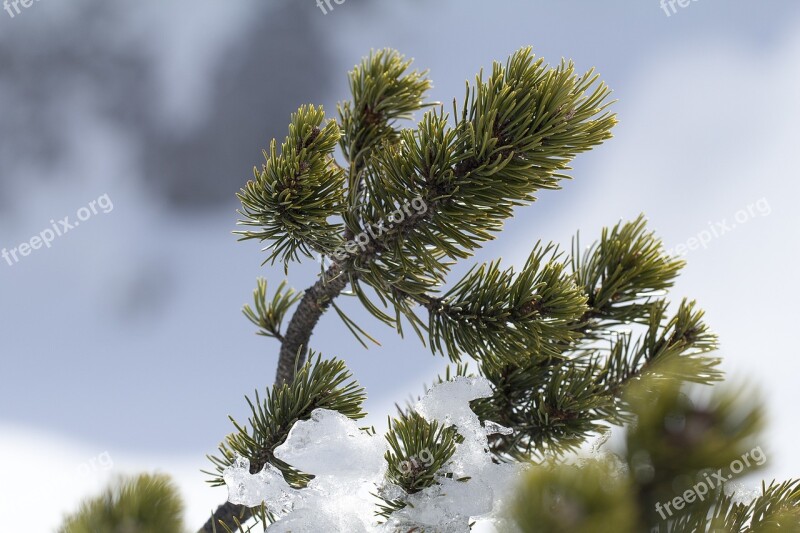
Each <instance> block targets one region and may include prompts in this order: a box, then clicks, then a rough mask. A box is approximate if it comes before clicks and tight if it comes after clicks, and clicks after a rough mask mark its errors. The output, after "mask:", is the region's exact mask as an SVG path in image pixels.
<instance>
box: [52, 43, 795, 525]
mask: <svg viewBox="0 0 800 533" xmlns="http://www.w3.org/2000/svg"><path fill="white" fill-rule="evenodd" d="M349 80H350V91H351V93H352V99H351V100H350V101H347V102H344V103H342V104H340V105H339V107H338V118H337V119H326V116H325V113H324V111H323V110H322V108H319V107H315V106H313V105H307V106H303V107H301V108H300V109H298V111H297V112H296V113H294V114H293V115H292V116H291V120H290V124H289V133H288V136H287V137H286V139H285V140H284V142H283V143H282V144H281V145H280V147H278V146H277V143H276V142H275V141H273V142H272V144H271V146H270V147H269V150H268V151H265V153H264V156H265V160H266V161H265V163H264V164H263V165H262V166H261V168H256V169H254V177H253V179H252V180H251V181H249V182H248V183H247V184H246V185H245V187H244V188H243V189H242V190H241V191H240V193H239V199H240V200H241V204H242V208H241V210H240V216H241V220H240V224H241V225H242V229H241V231H239V232H237V233H238V235H239V237H240V238H241V239H242V240H248V239H256V240H258V241H260V242H264V243H266V248H265V252H266V253H267V256H266V259H265V262H275V261H279V262H281V263H283V265H284V269H285V270H287V271H288V268H289V267H290V265H292V264H295V263H297V262H299V261H302V260H304V259H306V258H312V257H315V256H323V257H325V258H326V259H327V261H328V263H329V265H328V266H327V267H322V269H321V270H320V273H319V277H318V279H317V280H316V282H315V283H314V284H313V285H312V286H311V287H309V288H308V289H307V290H305V291H303V292H295V291H294V290H292V289H290V288H288V287H287V285H286V282H282V283H280V284H279V285H278V287H277V288H276V289H275V290H274V292H272V293H270V291H269V290H268V285H267V282H266V281H265V280H259V281H258V283H257V287H256V289H255V291H254V298H253V303H252V305H248V306H245V308H244V313H245V315H246V317H247V318H248V319H249V320H250V321H251V322H252V323H253V324H254V325H255V326H256V327H257V328H258V333H259V334H261V335H263V336H266V337H269V338H272V339H275V340H276V341H277V342H278V343H279V345H280V351H279V360H278V367H277V374H276V382H275V384H274V386H273V387H271V388H269V389H268V390H267V392H266V394H265V395H264V397H263V398H262V397H261V396H260V395H259V394H256V396H255V397H254V398H253V399H248V400H247V401H248V402H249V406H250V408H251V411H252V415H251V417H250V419H249V420H248V422H247V423H246V424H240V423H237V422H234V424H235V431H234V432H233V433H232V434H231V435H229V436H228V437H227V438H226V439H225V441H224V442H223V443H222V444H221V446H220V450H219V454H218V455H217V456H215V457H212V458H211V461H212V464H213V468H212V470H211V471H210V472H209V475H210V482H211V483H212V484H213V485H224V484H226V481H228V480H229V477H228V473H229V472H231V471H232V469H237V468H239V469H242V468H244V470H245V471H249V474H253V475H256V474H257V475H259V476H263V479H267V478H269V479H273V480H275V483H276V484H277V485H280V486H281V487H283V488H282V489H281V491H283V492H282V494H283V495H284V496H285V495H286V494H288V493H292V494H302V491H307V490H310V489H308V488H307V487H309V486H310V485H309V484H310V483H312V484H313V482H312V480H314V479H315V477H314V474H315V473H314V472H305V471H303V470H302V469H301V468H299V467H298V466H297V465H296V464H295V465H293V464H291V463H290V462H288V461H286V460H284V458H285V457H287V455H286V453H284V452H281V451H280V449H279V448H280V446H281V445H282V444H284V443H285V442H286V441H287V438H288V437H289V434H290V431H292V430H293V428H296V427H300V426H301V425H302V424H304V423H306V422H308V421H316V422H319V421H320V420H323V419H324V420H333V421H336V420H338V422H336V423H337V424H340V425H342V427H345V426H347V424H349V423H352V422H348V421H349V420H352V421H358V420H360V419H361V418H363V417H364V416H365V414H366V413H364V411H363V409H362V403H363V401H364V399H365V395H366V392H365V391H364V390H363V389H362V388H361V387H360V386H359V385H358V383H357V382H356V381H354V380H353V378H352V376H351V374H350V372H349V371H348V370H347V368H346V366H345V365H344V363H343V362H342V361H341V360H338V359H336V358H329V359H328V358H323V357H322V356H320V355H315V354H314V353H313V352H311V351H310V349H311V347H312V346H313V344H314V343H313V342H312V339H311V336H312V333H313V330H314V326H315V325H316V323H317V321H318V320H319V318H320V317H321V315H322V314H323V313H325V312H326V311H327V310H328V309H329V308H333V310H334V311H336V313H337V314H338V316H339V317H340V318H341V320H342V322H343V324H344V326H346V327H347V329H348V330H349V331H350V332H352V334H353V335H354V336H355V337H356V338H357V339H358V340H359V341H360V342H361V343H362V344H364V345H365V346H366V345H368V343H369V342H371V341H372V338H371V337H370V336H369V334H367V333H366V331H365V330H364V329H363V327H362V325H360V324H357V323H356V322H355V320H353V319H352V318H351V317H350V316H348V315H347V314H345V313H344V311H343V310H342V309H341V308H340V307H339V306H338V305H337V303H336V300H337V298H338V297H339V296H341V295H343V294H350V295H354V296H356V297H357V298H358V300H359V302H360V303H361V304H362V305H363V307H364V309H366V310H367V311H368V312H369V313H370V314H371V315H372V316H374V317H376V318H377V319H378V320H379V321H381V322H383V323H385V324H387V325H389V326H390V327H392V328H394V329H396V331H397V333H398V334H400V335H403V334H404V333H405V330H408V329H409V328H410V329H412V330H413V331H414V333H415V334H416V335H417V336H418V337H419V339H420V341H421V346H422V345H424V346H427V347H428V349H430V350H431V352H432V353H433V354H435V355H442V356H445V357H447V358H448V359H449V360H450V361H452V363H453V365H452V366H451V367H450V369H448V371H447V373H446V374H445V375H444V376H440V377H439V378H438V379H437V380H436V381H437V382H438V383H440V384H448V383H467V382H468V383H471V384H473V385H474V384H476V383H477V384H484V385H485V387H486V390H485V391H484V392H483V393H481V394H476V395H475V396H474V397H469V404H468V405H469V407H470V408H471V411H470V413H468V415H469V416H476V417H477V418H476V419H477V420H479V421H480V424H481V427H483V428H484V430H485V431H484V430H478V431H479V433H480V431H484V432H483V433H480V435H484V436H485V437H486V441H485V442H486V451H487V452H488V454H489V456H490V457H491V462H492V463H493V464H496V465H519V464H523V465H528V466H527V468H526V469H525V474H524V475H523V476H522V481H521V483H520V485H519V486H518V488H517V490H516V491H515V493H514V496H513V498H512V501H510V502H506V503H504V505H503V507H502V509H501V510H500V512H501V514H504V515H505V517H506V519H507V521H506V522H505V525H506V526H508V527H509V528H511V527H516V528H518V529H519V530H521V531H524V532H528V531H545V532H548V531H553V532H556V531H558V532H590V531H598V532H602V531H615V532H616V531H619V532H634V531H659V532H663V531H676V532H683V531H686V532H689V531H709V532H710V531H751V532H768V531H769V532H771V531H800V481H797V480H795V481H788V482H785V483H778V482H772V483H770V484H769V485H766V484H765V485H764V486H763V487H762V491H761V492H760V494H758V495H757V496H756V497H754V498H753V499H751V501H745V500H743V499H742V498H741V497H739V496H736V495H732V494H729V493H727V492H726V491H725V490H723V487H722V485H721V483H719V484H709V483H707V484H706V485H704V486H705V492H706V493H705V494H702V498H700V497H698V492H701V490H700V488H698V487H699V484H700V483H701V482H703V481H704V480H707V481H711V480H712V477H709V476H710V475H711V473H713V472H717V473H719V472H723V473H724V474H726V475H729V476H730V477H729V478H726V480H727V479H735V478H737V477H739V476H740V475H743V474H744V470H745V468H744V466H743V465H742V469H738V468H734V469H733V471H730V468H731V465H735V464H737V462H738V463H741V462H742V460H744V459H745V458H747V459H753V461H754V462H753V464H749V463H748V465H747V466H748V468H749V469H751V470H752V469H755V468H757V467H758V466H760V465H761V464H763V462H761V461H759V460H758V458H757V457H755V453H754V452H753V453H752V454H751V455H748V453H749V452H751V451H754V450H756V448H757V447H756V445H757V444H758V437H759V434H760V431H761V429H762V427H763V412H762V411H763V409H762V406H761V401H760V400H759V398H758V397H757V396H755V395H750V396H748V395H742V394H741V393H739V392H735V391H734V390H733V389H730V388H725V387H724V386H717V387H714V388H713V393H709V392H707V390H706V389H708V388H709V386H710V385H714V384H716V383H717V382H720V381H721V380H722V377H723V376H722V372H721V371H720V369H719V359H718V358H717V357H716V356H715V355H714V352H715V349H716V346H717V345H716V337H715V336H714V334H713V333H711V331H710V330H709V328H708V327H707V325H706V324H705V322H704V316H703V312H702V311H701V310H700V309H699V307H698V306H697V304H696V303H695V302H692V301H682V302H680V303H678V304H676V305H671V304H670V302H669V301H668V299H667V293H668V291H669V289H670V288H671V287H672V286H673V284H674V282H675V279H676V277H677V276H678V275H679V273H680V270H681V268H682V267H683V266H684V264H683V261H681V260H679V259H676V258H674V257H670V256H668V255H667V254H666V253H665V251H664V247H663V246H662V243H661V241H660V240H659V239H658V238H657V237H656V236H655V234H654V233H653V232H652V231H650V230H648V228H647V224H646V220H645V218H644V217H643V216H640V217H638V218H637V219H635V220H632V221H629V222H620V223H618V224H616V225H614V226H613V227H609V228H606V229H603V230H602V232H601V234H600V236H599V239H597V241H596V242H594V243H593V244H591V245H590V246H588V247H583V245H582V244H581V242H580V239H579V238H578V237H577V236H576V237H575V239H574V241H573V246H572V249H571V250H566V251H565V250H560V249H559V248H558V247H557V246H555V245H553V244H548V243H544V242H539V243H537V244H535V245H534V246H533V248H532V250H531V252H530V255H529V257H528V259H527V261H526V262H525V263H524V265H523V266H522V267H521V268H519V269H514V268H510V267H503V266H501V263H500V261H493V262H490V263H486V264H482V265H476V266H474V267H473V268H472V269H471V270H469V272H468V273H467V274H466V275H465V276H463V278H462V279H460V280H458V281H455V282H452V280H449V279H448V274H449V272H450V269H451V267H452V266H453V265H455V264H456V263H457V262H458V261H462V260H467V259H469V258H470V257H471V256H472V255H473V253H474V252H475V251H476V250H477V249H479V248H480V247H481V246H482V245H483V243H485V242H486V241H488V240H491V239H494V238H495V235H496V234H497V233H498V232H499V231H500V230H501V229H502V227H503V222H504V221H505V220H506V219H508V218H510V217H512V216H513V214H514V210H515V209H516V208H518V207H522V206H526V205H529V204H531V203H533V202H534V201H535V200H536V196H535V195H536V193H537V191H540V190H546V189H557V188H559V185H560V182H561V180H563V179H568V178H569V176H568V175H567V172H568V171H569V165H570V164H571V162H572V160H573V159H574V158H575V157H576V155H577V154H579V153H581V152H585V151H587V150H590V149H592V148H594V147H595V146H597V145H599V144H601V143H602V142H604V141H605V140H607V139H609V138H610V137H611V129H612V127H613V126H614V124H615V123H616V117H615V115H614V114H613V113H611V112H610V111H609V106H610V105H611V102H610V101H609V95H610V91H609V89H608V88H607V87H606V85H605V84H604V83H602V82H601V81H600V80H599V77H598V75H596V74H595V73H594V72H593V71H591V70H590V71H588V72H586V73H584V74H579V73H577V72H576V70H575V67H574V65H573V64H572V63H571V62H566V61H562V62H561V63H560V64H559V65H558V66H555V67H552V66H549V65H547V64H546V63H545V62H544V61H543V60H542V59H537V58H535V57H534V55H533V54H532V52H531V50H530V49H529V48H525V49H522V50H519V51H517V52H515V53H514V54H512V55H511V57H510V58H509V59H508V60H507V62H506V63H504V64H502V63H495V64H494V65H493V66H492V69H491V71H490V72H488V73H487V74H484V73H481V74H479V75H478V76H477V77H476V78H475V80H474V81H473V82H472V83H471V84H470V83H468V84H467V87H466V93H465V96H464V99H463V101H462V102H461V103H460V104H458V103H457V102H456V101H454V103H453V107H452V114H451V113H449V112H446V111H445V108H444V106H442V105H440V104H438V103H428V102H427V101H426V92H427V91H428V89H429V88H430V81H429V80H428V79H427V76H426V73H425V72H418V71H414V70H411V61H409V60H406V59H405V58H404V57H403V56H401V55H399V54H398V53H397V52H395V51H393V50H380V51H377V52H373V53H372V54H370V55H369V56H368V57H367V58H365V59H364V60H363V61H362V62H361V63H360V64H359V65H357V66H356V67H355V68H354V70H353V71H352V72H350V75H349ZM415 112H423V115H422V117H421V120H420V121H419V122H418V124H416V127H409V120H410V119H411V118H412V115H413V114H414V113H415ZM337 147H338V148H339V150H340V151H341V158H342V160H343V162H341V163H340V162H339V161H337V158H336V155H335V153H336V149H337ZM448 282H451V283H448ZM348 288H349V292H347V293H346V292H345V291H346V290H347V289H348ZM404 328H405V330H404ZM468 359H469V360H470V361H469V363H467V360H468ZM470 365H472V366H473V367H474V370H472V369H471V368H470ZM459 380H460V381H459ZM331 412H333V415H332V414H331ZM336 413H340V414H341V415H343V416H342V417H341V419H337V418H336V417H335V414H336ZM428 415H429V413H428V414H427V415H426V413H424V412H422V413H421V412H419V409H418V408H415V406H414V405H408V406H405V407H400V408H398V413H397V414H396V416H394V417H393V418H392V419H391V420H390V424H389V430H388V433H387V434H386V435H385V443H386V444H385V449H386V452H385V455H384V460H385V469H386V471H385V475H384V480H385V481H386V483H387V485H389V486H391V487H394V488H395V489H397V488H398V487H399V489H398V490H394V492H392V491H389V492H382V491H381V490H380V487H377V488H376V492H375V494H374V500H375V501H374V512H375V516H376V517H377V519H378V520H380V521H385V522H391V520H393V519H394V518H396V517H397V516H400V515H403V516H412V515H413V513H411V514H403V513H404V512H410V511H411V510H412V508H413V507H414V502H419V501H420V500H419V497H421V495H424V494H427V492H426V491H429V489H431V488H432V487H433V488H436V487H437V486H440V485H441V486H447V487H449V489H448V490H452V489H453V487H459V486H461V485H459V484H462V485H463V486H467V485H468V484H469V483H470V482H474V480H472V479H467V478H458V479H457V476H456V475H455V474H454V473H453V472H454V469H453V467H452V465H453V461H454V458H455V457H457V456H458V457H461V456H459V455H458V454H459V453H461V452H460V451H459V450H461V449H463V448H464V447H465V446H467V445H468V444H469V442H470V441H469V438H470V437H469V436H468V435H466V434H465V431H464V430H463V427H462V426H458V425H455V424H448V423H442V422H441V421H438V420H436V419H432V418H431V416H428ZM326 417H327V418H326ZM330 417H333V418H330ZM303 427H305V426H303ZM611 427H616V428H619V429H618V431H620V433H621V434H623V435H624V439H625V447H624V448H623V449H619V450H615V452H616V453H612V450H610V449H609V448H608V447H603V448H602V451H596V452H595V453H593V454H590V456H589V457H585V456H581V455H580V453H578V452H580V450H582V449H583V448H585V446H586V445H587V443H590V442H591V441H592V440H593V439H595V438H597V436H598V435H606V434H607V432H608V430H609V428H611ZM363 434H364V435H367V436H369V435H373V434H374V430H372V429H370V428H364V429H363ZM757 449H758V451H759V452H760V447H759V448H757ZM479 451H481V450H479ZM761 454H762V455H761V456H763V452H761ZM575 457H578V459H575ZM420 458H422V459H424V460H420ZM410 459H414V460H412V461H411V462H410ZM736 470H739V471H738V472H737V471H736ZM729 471H730V473H729ZM270 476H271V477H270ZM277 485H276V486H277ZM229 488H231V487H230V486H229ZM276 490H277V489H276ZM415 498H416V499H415ZM665 504H667V505H670V504H671V505H670V506H668V507H667V508H666V510H665V507H664V505H665ZM282 505H283V504H282V503H281V501H270V499H269V497H266V498H265V501H263V502H262V504H261V505H260V506H254V507H245V506H241V505H237V504H233V503H226V504H224V505H222V506H220V507H219V509H217V510H216V511H215V512H214V513H213V515H212V516H211V518H210V519H209V520H208V522H207V523H206V524H205V526H204V527H203V528H202V529H201V531H206V532H210V531H237V530H238V531H250V530H253V531H254V530H255V528H256V527H260V528H261V529H264V528H266V527H267V526H268V525H269V524H272V523H273V522H274V523H275V524H276V525H279V524H281V518H282ZM417 505H418V504H417ZM402 526H403V527H402V528H400V527H399V526H398V528H396V529H395V530H396V531H401V530H402V531H434V530H435V529H434V530H431V529H426V528H425V526H424V525H421V524H419V523H417V524H414V523H411V522H408V521H406V522H403V523H402ZM287 527H291V526H287ZM67 529H68V528H67ZM283 530H286V531H288V530H289V529H283ZM299 530H302V529H298V531H299ZM455 530H456V529H454V531H455ZM76 531H77V530H76ZM141 531H148V529H146V528H143V529H141ZM164 531H166V529H164ZM458 531H461V530H460V529H458Z"/></svg>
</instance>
